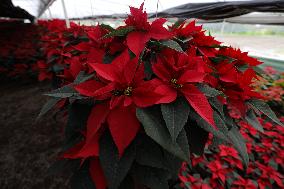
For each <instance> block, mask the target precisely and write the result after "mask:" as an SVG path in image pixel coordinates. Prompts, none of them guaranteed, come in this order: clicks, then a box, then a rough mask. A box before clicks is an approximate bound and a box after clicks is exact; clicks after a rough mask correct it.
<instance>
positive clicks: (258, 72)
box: [253, 66, 266, 75]
mask: <svg viewBox="0 0 284 189" xmlns="http://www.w3.org/2000/svg"><path fill="white" fill-rule="evenodd" d="M253 70H254V71H255V72H256V73H257V74H258V75H264V74H266V73H265V71H263V70H262V69H261V68H260V67H258V66H254V67H253Z"/></svg>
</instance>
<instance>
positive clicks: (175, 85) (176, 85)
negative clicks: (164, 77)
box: [170, 78, 183, 89]
mask: <svg viewBox="0 0 284 189" xmlns="http://www.w3.org/2000/svg"><path fill="white" fill-rule="evenodd" d="M170 84H171V85H172V86H173V87H174V88H176V89H180V88H182V87H183V84H179V83H178V80H177V79H175V78H173V79H171V80H170Z"/></svg>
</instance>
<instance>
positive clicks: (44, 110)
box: [36, 98, 61, 120]
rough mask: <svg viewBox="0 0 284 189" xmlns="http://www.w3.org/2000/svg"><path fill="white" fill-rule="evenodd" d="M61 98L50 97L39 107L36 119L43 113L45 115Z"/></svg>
mask: <svg viewBox="0 0 284 189" xmlns="http://www.w3.org/2000/svg"><path fill="white" fill-rule="evenodd" d="M60 100H61V99H60V98H52V99H49V100H48V101H47V102H46V103H45V104H44V105H43V107H42V108H41V110H40V113H39V115H38V116H37V118H36V120H39V119H40V118H41V117H42V116H43V115H45V114H46V113H47V112H48V111H49V110H51V108H53V107H54V106H55V105H56V104H57V103H58V102H59V101H60Z"/></svg>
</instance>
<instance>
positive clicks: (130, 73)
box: [75, 51, 161, 155]
mask: <svg viewBox="0 0 284 189" xmlns="http://www.w3.org/2000/svg"><path fill="white" fill-rule="evenodd" d="M127 53H128V52H127V51H126V53H124V54H122V56H120V57H118V58H117V59H116V60H115V62H114V63H112V64H107V65H106V64H90V66H91V67H92V68H93V69H94V71H96V73H97V74H98V76H99V77H100V78H102V81H95V80H89V81H86V82H84V83H82V84H79V85H77V86H76V87H75V89H76V90H77V91H78V92H79V93H80V94H83V95H85V96H90V97H94V98H95V99H100V100H109V105H108V104H106V103H104V104H105V105H106V106H109V108H104V109H98V108H96V107H94V110H93V112H96V111H97V110H98V111H100V112H104V111H103V110H105V114H108V116H105V117H104V116H103V117H102V116H100V117H101V119H104V120H102V121H100V124H102V123H103V122H104V121H107V123H108V125H109V129H110V131H111V134H112V136H113V138H114V141H115V143H116V145H117V147H118V150H119V153H120V155H122V153H123V151H124V149H125V148H126V147H127V146H128V145H129V144H130V142H131V141H132V140H133V138H134V137H135V135H136V133H137V131H138V128H139V122H138V120H137V118H136V116H135V107H136V106H137V107H146V106H151V105H154V104H156V103H157V102H158V100H159V99H160V98H161V95H159V94H158V93H155V92H154V89H155V87H156V80H150V81H144V80H143V78H144V70H143V66H142V65H139V64H138V60H137V59H132V60H130V58H129V55H128V54H127ZM100 112H98V113H100ZM92 116H93V115H92V113H91V115H90V117H89V122H88V125H90V127H92V128H91V129H90V131H88V130H87V132H88V133H94V134H95V133H96V132H95V131H93V130H94V125H95V127H100V126H101V125H98V126H96V124H94V122H95V121H90V120H93V118H92ZM123 117H125V118H123ZM120 125H123V129H122V128H121V126H120ZM88 128H89V127H88ZM98 129H99V128H96V129H95V130H96V131H97V130H98ZM94 134H92V136H91V138H93V137H94V136H93V135H94ZM87 139H88V137H87Z"/></svg>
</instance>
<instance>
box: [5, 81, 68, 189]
mask: <svg viewBox="0 0 284 189" xmlns="http://www.w3.org/2000/svg"><path fill="white" fill-rule="evenodd" d="M1 80H2V79H1V78H0V188H1V189H33V188H34V189H45V188H48V189H52V188H56V189H57V188H60V189H64V188H68V187H67V185H68V182H67V178H66V176H62V175H61V176H58V175H55V176H53V175H47V169H48V167H49V166H50V165H51V163H52V162H54V161H55V160H56V158H57V155H58V152H59V151H60V146H61V142H62V136H63V135H62V128H63V125H64V124H63V122H61V123H60V122H58V121H55V120H54V119H53V118H52V115H47V116H44V118H43V119H41V120H40V121H38V122H36V121H35V118H36V117H37V114H38V113H39V111H40V109H41V107H42V105H43V104H44V103H45V102H46V97H44V96H43V95H42V94H43V93H44V92H46V91H48V90H49V89H50V86H49V85H48V84H43V83H38V82H37V81H23V80H15V81H3V80H2V81H1Z"/></svg>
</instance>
